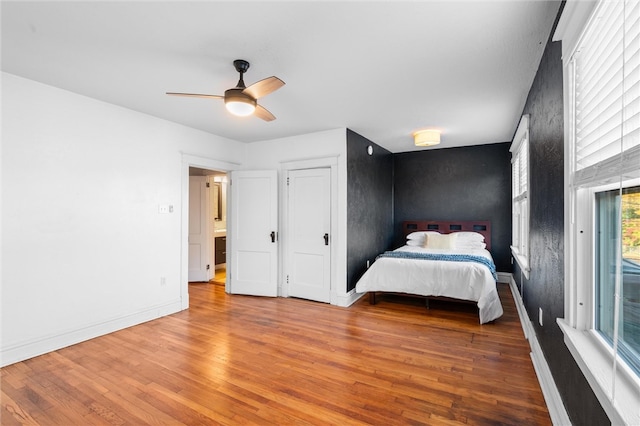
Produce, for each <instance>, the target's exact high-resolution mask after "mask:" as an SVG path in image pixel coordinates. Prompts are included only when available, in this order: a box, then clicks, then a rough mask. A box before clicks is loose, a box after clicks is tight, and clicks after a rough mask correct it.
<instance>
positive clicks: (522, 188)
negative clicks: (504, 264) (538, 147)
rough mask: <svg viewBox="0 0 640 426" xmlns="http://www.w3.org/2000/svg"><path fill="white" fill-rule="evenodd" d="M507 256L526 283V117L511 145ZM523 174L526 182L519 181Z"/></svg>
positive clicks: (527, 209) (527, 241) (527, 233)
mask: <svg viewBox="0 0 640 426" xmlns="http://www.w3.org/2000/svg"><path fill="white" fill-rule="evenodd" d="M509 151H510V152H511V180H512V182H511V188H512V190H511V215H512V225H513V232H512V234H511V238H512V242H511V254H512V255H513V258H514V259H515V260H516V262H518V265H519V266H520V269H521V270H522V272H523V274H524V276H525V277H526V278H527V279H529V271H530V270H531V269H530V267H529V217H530V215H529V205H530V204H531V203H530V201H529V176H530V173H529V172H530V167H529V115H523V116H522V118H521V119H520V123H519V124H518V129H517V130H516V135H515V136H514V138H513V142H512V143H511V148H509ZM523 171H524V173H525V175H526V179H525V180H524V182H523V180H522V172H523Z"/></svg>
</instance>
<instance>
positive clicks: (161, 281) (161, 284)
mask: <svg viewBox="0 0 640 426" xmlns="http://www.w3.org/2000/svg"><path fill="white" fill-rule="evenodd" d="M166 285H167V278H166V277H160V287H164V286H166Z"/></svg>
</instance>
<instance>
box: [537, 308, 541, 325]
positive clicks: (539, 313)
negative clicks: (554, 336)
mask: <svg viewBox="0 0 640 426" xmlns="http://www.w3.org/2000/svg"><path fill="white" fill-rule="evenodd" d="M538 322H539V323H540V327H542V308H538Z"/></svg>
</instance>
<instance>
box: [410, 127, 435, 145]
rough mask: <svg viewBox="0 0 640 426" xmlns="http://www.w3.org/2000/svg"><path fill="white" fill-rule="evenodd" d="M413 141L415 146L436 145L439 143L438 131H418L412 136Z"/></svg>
mask: <svg viewBox="0 0 640 426" xmlns="http://www.w3.org/2000/svg"><path fill="white" fill-rule="evenodd" d="M413 141H414V143H415V144H416V146H433V145H438V144H439V143H440V130H433V129H426V130H418V131H417V132H414V134H413Z"/></svg>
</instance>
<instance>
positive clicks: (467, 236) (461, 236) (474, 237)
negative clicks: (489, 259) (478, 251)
mask: <svg viewBox="0 0 640 426" xmlns="http://www.w3.org/2000/svg"><path fill="white" fill-rule="evenodd" d="M456 234H457V235H458V241H478V242H483V241H484V235H482V234H480V233H478V232H468V231H461V232H456Z"/></svg>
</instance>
